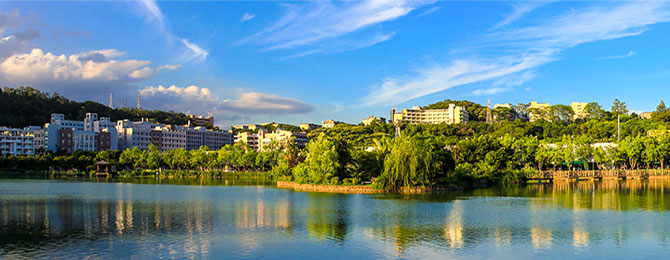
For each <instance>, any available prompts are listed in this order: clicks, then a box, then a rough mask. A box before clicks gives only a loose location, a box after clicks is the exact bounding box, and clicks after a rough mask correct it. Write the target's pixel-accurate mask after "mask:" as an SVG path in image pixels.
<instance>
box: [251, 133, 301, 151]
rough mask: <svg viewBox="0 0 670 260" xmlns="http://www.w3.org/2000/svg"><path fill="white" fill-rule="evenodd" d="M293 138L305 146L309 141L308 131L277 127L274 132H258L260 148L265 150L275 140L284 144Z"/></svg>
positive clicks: (299, 144)
mask: <svg viewBox="0 0 670 260" xmlns="http://www.w3.org/2000/svg"><path fill="white" fill-rule="evenodd" d="M289 140H293V141H294V142H295V143H296V144H297V145H298V146H300V147H305V144H306V143H307V141H308V139H307V133H300V132H291V131H287V130H284V129H281V128H279V129H277V130H275V131H274V132H272V133H270V132H266V131H262V130H261V131H259V132H258V150H261V151H262V150H263V149H265V148H266V147H268V145H270V144H271V143H272V142H273V141H274V142H276V143H278V144H283V143H286V142H288V141H289Z"/></svg>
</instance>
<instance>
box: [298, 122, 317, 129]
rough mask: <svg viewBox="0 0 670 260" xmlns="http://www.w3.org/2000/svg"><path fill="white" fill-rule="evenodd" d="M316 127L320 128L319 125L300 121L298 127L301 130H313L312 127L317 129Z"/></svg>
mask: <svg viewBox="0 0 670 260" xmlns="http://www.w3.org/2000/svg"><path fill="white" fill-rule="evenodd" d="M318 128H321V125H317V124H312V123H302V124H300V129H302V130H303V131H310V130H314V129H318Z"/></svg>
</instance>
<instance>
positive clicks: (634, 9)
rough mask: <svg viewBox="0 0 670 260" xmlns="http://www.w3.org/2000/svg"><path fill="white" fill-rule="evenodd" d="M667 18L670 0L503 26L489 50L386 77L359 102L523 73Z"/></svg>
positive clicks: (388, 100) (399, 98) (386, 101)
mask: <svg viewBox="0 0 670 260" xmlns="http://www.w3.org/2000/svg"><path fill="white" fill-rule="evenodd" d="M668 21H670V2H665V1H651V2H625V3H617V4H615V5H611V4H610V3H608V4H607V5H604V4H602V3H596V4H592V5H590V6H589V7H586V8H584V9H571V10H570V11H568V12H566V13H563V14H560V15H556V16H554V17H552V18H551V19H547V20H543V21H540V22H539V23H537V24H535V25H533V26H527V27H518V28H507V27H504V28H501V29H497V30H494V31H493V32H491V33H489V34H487V35H486V36H485V38H487V39H488V41H489V42H490V44H489V45H487V47H485V48H489V49H484V50H479V51H481V52H480V53H479V54H478V55H477V54H472V55H471V57H467V58H456V59H454V60H453V61H450V62H446V63H443V64H438V65H434V66H427V67H423V68H419V69H417V70H416V71H415V73H414V74H412V75H406V76H401V77H389V78H386V79H385V80H383V82H382V83H381V84H380V85H378V86H377V87H374V88H373V89H372V90H371V91H370V93H369V94H368V95H367V96H365V97H364V98H363V99H361V104H364V105H392V104H398V103H402V102H405V101H408V100H411V99H414V98H418V97H422V96H425V95H429V94H433V93H436V92H439V91H443V90H446V89H450V88H453V87H456V86H462V85H467V84H471V83H475V82H485V81H492V80H496V79H500V78H502V77H505V76H508V75H512V74H518V73H523V72H525V71H529V70H534V69H536V68H538V67H540V66H542V65H545V64H547V63H549V62H552V61H555V60H557V59H559V55H560V54H561V52H562V51H563V50H565V49H568V48H572V47H575V46H577V45H580V44H583V43H588V42H595V41H603V40H612V39H617V38H622V37H628V36H635V35H639V34H642V33H644V32H645V31H646V30H647V29H648V27H649V26H650V25H653V24H657V23H664V22H668ZM500 53H502V54H500ZM481 93H484V92H481Z"/></svg>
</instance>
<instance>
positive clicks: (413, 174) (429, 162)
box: [373, 137, 454, 191]
mask: <svg viewBox="0 0 670 260" xmlns="http://www.w3.org/2000/svg"><path fill="white" fill-rule="evenodd" d="M453 167H454V161H453V158H452V156H451V153H450V152H449V151H448V150H446V148H445V146H444V145H441V144H440V143H439V142H435V140H433V139H427V140H422V139H420V138H417V137H409V138H399V139H397V140H396V141H395V142H394V143H393V145H392V147H391V150H390V152H389V153H388V155H387V156H386V158H385V160H384V171H383V172H382V173H381V175H380V176H379V177H378V178H377V179H376V180H375V182H374V184H373V185H374V187H375V188H377V189H383V190H388V191H397V190H400V189H401V188H406V187H407V188H408V187H417V186H429V185H434V184H436V183H437V181H438V180H439V179H440V178H443V177H447V172H448V171H449V170H451V169H453Z"/></svg>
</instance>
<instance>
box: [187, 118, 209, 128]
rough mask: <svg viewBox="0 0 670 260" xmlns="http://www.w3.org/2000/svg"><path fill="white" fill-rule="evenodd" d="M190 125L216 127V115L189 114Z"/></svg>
mask: <svg viewBox="0 0 670 260" xmlns="http://www.w3.org/2000/svg"><path fill="white" fill-rule="evenodd" d="M188 117H189V118H190V119H189V123H190V124H189V125H188V126H193V125H195V126H205V127H214V117H212V116H208V117H204V116H196V115H189V116H188Z"/></svg>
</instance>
